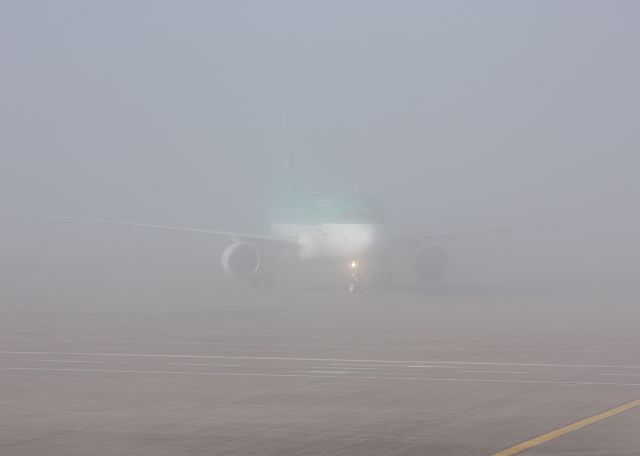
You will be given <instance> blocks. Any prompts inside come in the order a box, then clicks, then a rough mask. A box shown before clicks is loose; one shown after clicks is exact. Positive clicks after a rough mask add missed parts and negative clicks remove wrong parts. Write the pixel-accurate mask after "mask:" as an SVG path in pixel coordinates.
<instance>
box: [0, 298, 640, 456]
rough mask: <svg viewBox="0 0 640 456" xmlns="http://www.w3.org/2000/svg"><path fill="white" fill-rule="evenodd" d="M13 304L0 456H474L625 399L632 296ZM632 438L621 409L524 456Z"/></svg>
mask: <svg viewBox="0 0 640 456" xmlns="http://www.w3.org/2000/svg"><path fill="white" fill-rule="evenodd" d="M15 297H16V299H14V300H12V299H9V298H5V299H4V301H3V302H2V304H1V307H0V312H1V314H0V316H1V319H0V330H1V332H0V454H1V455H2V456H17V455H29V456H33V455H85V454H86V455H155V456H158V455H242V456H246V455H492V454H496V453H497V452H499V451H501V450H504V449H506V448H509V447H512V446H514V445H517V444H519V443H522V442H526V441H529V440H530V439H532V438H535V437H537V436H540V435H543V434H545V433H548V432H551V431H554V430H556V429H559V428H562V427H564V426H567V425H570V424H572V423H575V422H577V421H579V420H582V419H585V418H588V417H593V416H596V415H598V414H601V413H602V412H604V411H607V410H609V409H612V408H614V407H617V406H619V405H622V404H626V403H629V402H631V401H634V400H637V399H639V398H640V334H639V333H638V332H637V321H638V320H637V315H638V313H637V311H636V307H637V306H636V302H635V301H633V300H631V299H617V300H613V299H610V298H607V299H605V298H600V299H598V298H595V297H591V298H570V297H566V296H565V297H560V296H556V297H551V296H546V295H525V294H522V293H499V292H496V293H490V292H486V291H483V292H471V291H461V290H458V291H451V290H449V291H446V292H445V291H441V292H431V293H419V292H408V291H405V292H396V293H393V292H378V293H370V294H367V295H363V296H352V295H348V294H347V293H346V292H343V291H342V290H330V291H326V290H325V291H320V290H293V289H289V290H287V289H284V290H282V289H281V290H271V291H262V290H251V289H243V288H240V287H226V288H220V289H214V290H210V292H209V293H207V294H206V295H203V294H202V293H195V292H194V293H189V292H170V291H166V287H165V291H163V292H162V293H161V292H153V291H149V292H141V291H139V290H138V291H137V292H135V293H132V292H127V291H125V290H121V291H112V292H111V293H110V294H105V293H98V292H96V293H95V294H92V293H84V294H79V295H76V296H74V297H69V298H68V299H66V300H61V299H59V297H58V298H57V299H56V300H55V302H53V301H52V299H50V296H49V295H47V294H45V295H41V296H38V297H37V298H34V299H32V300H29V301H27V300H25V299H23V298H20V299H19V296H18V295H17V294H16V296H15ZM638 430H640V408H631V409H630V410H626V411H624V412H622V413H618V414H614V415H612V416H605V417H603V418H601V419H600V418H597V419H595V420H594V421H593V422H592V423H589V424H588V426H585V427H582V428H579V429H573V430H571V431H570V432H567V433H565V434H564V435H560V436H557V437H554V438H551V439H549V440H548V441H545V442H544V443H541V444H539V445H536V446H534V447H532V448H530V449H528V450H526V451H524V454H526V455H532V456H533V455H536V456H540V455H607V456H614V455H640V432H638ZM514 451H515V450H514ZM503 454H520V453H518V452H514V453H503Z"/></svg>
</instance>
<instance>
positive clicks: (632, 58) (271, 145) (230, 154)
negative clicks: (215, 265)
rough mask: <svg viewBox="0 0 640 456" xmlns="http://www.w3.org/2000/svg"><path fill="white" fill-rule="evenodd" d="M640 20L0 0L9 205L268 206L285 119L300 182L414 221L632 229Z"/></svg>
mask: <svg viewBox="0 0 640 456" xmlns="http://www.w3.org/2000/svg"><path fill="white" fill-rule="evenodd" d="M639 23H640V4H639V3H638V2H633V1H584V0H579V1H551V0H549V1H541V0H536V1H518V2H515V1H482V2H478V1H467V2H456V1H441V2H426V1H415V2H410V1H400V2H391V1H386V2H376V1H369V0H367V1H316V2H311V1H308V2H303V1H289V2H283V1H268V2H263V1H200V2H198V1H164V2H163V1H103V2H95V1H94V2H92V1H55V2H50V1H22V0H20V1H17V0H16V1H10V0H5V1H3V2H1V3H0V59H1V65H2V66H1V68H2V71H0V99H1V100H2V101H1V103H0V125H2V126H1V127H0V128H1V129H0V131H1V133H2V134H1V135H0V209H1V212H2V216H1V220H2V221H3V224H4V225H5V226H6V227H7V232H8V231H9V228H8V227H14V228H15V227H16V226H19V225H20V224H17V225H16V222H15V220H18V219H20V220H26V218H27V217H31V216H34V215H39V214H42V213H64V214H77V215H90V216H104V217H112V218H126V219H132V218H134V219H138V220H142V221H147V220H152V221H164V220H166V221H170V222H174V223H175V222H177V221H178V219H182V220H184V221H185V223H186V222H189V221H194V220H196V219H197V217H196V214H200V213H202V212H207V211H209V209H208V208H207V204H208V203H210V202H230V203H236V204H247V205H249V206H255V205H256V204H264V203H267V202H268V199H269V196H268V195H269V192H270V190H271V189H272V188H273V186H274V181H275V176H274V173H275V172H276V171H277V169H278V166H277V154H278V151H279V148H280V141H281V130H282V126H283V124H286V125H287V130H288V136H289V142H290V144H291V149H292V150H293V151H294V153H295V155H296V162H297V169H298V175H299V176H300V177H301V180H304V181H305V182H307V183H308V184H309V185H313V186H315V187H317V188H322V189H327V190H333V189H338V190H340V189H350V188H352V187H353V186H355V185H358V186H359V188H360V189H361V190H363V191H368V192H370V193H373V194H375V195H377V196H378V197H380V198H381V199H382V201H383V202H384V203H386V204H387V206H389V207H390V210H391V211H392V213H394V214H395V213H399V214H404V215H405V216H406V217H408V218H409V219H411V220H416V221H419V222H421V223H425V224H426V226H425V230H426V231H428V230H429V228H430V227H434V229H436V231H441V230H442V229H443V228H446V227H448V226H450V227H451V228H452V229H459V228H472V227H473V226H474V225H475V226H482V227H484V226H487V225H496V224H497V225H501V224H505V223H509V222H510V221H512V220H513V222H514V223H524V222H531V221H536V220H545V221H546V220H555V219H559V218H562V217H565V216H567V215H569V214H570V215H573V216H574V217H576V218H578V219H581V220H583V221H585V226H586V225H589V226H595V225H594V224H597V225H598V227H599V228H598V229H599V230H601V231H602V230H604V231H606V232H607V233H610V234H611V233H615V234H614V235H615V236H622V234H621V233H625V234H624V235H625V236H628V239H630V240H632V241H633V239H635V236H636V235H637V229H638V227H639V226H640V224H639V223H638V216H637V215H636V212H637V205H638V204H637V203H638V199H639V198H638V196H640V183H639V181H640V180H639V179H638V171H639V169H640V158H639V157H638V151H639V150H640V147H639V146H640V140H639V138H638V119H639V118H640V90H638V85H637V84H638V81H640V63H639V55H640V52H639V43H640V28H639V27H638V24H639ZM603 221H604V223H603ZM21 223H22V222H21ZM24 223H27V222H24ZM607 226H608V228H606V227H607ZM603 227H605V228H603ZM585 230H586V228H585ZM605 237H606V236H604V237H603V238H605ZM17 239H20V236H19V235H16V236H13V237H12V238H11V239H8V238H7V237H6V236H1V235H0V245H3V244H4V248H5V249H8V248H9V244H11V245H14V244H15V242H16V240H17ZM23 240H24V239H23ZM635 246H637V240H636V244H635Z"/></svg>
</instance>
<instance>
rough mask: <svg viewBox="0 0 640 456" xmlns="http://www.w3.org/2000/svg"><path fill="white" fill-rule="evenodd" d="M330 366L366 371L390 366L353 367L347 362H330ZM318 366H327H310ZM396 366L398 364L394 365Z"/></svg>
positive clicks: (314, 367) (312, 367) (313, 367)
mask: <svg viewBox="0 0 640 456" xmlns="http://www.w3.org/2000/svg"><path fill="white" fill-rule="evenodd" d="M329 366H330V367H340V368H342V369H347V370H365V371H379V370H383V369H385V368H387V367H390V366H379V367H351V366H350V365H347V364H329ZM318 367H325V366H310V368H311V369H316V368H318ZM394 367H396V366H394Z"/></svg>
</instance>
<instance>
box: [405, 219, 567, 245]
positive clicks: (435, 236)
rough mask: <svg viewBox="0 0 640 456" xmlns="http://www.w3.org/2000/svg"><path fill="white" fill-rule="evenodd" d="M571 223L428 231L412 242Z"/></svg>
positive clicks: (544, 227) (414, 238)
mask: <svg viewBox="0 0 640 456" xmlns="http://www.w3.org/2000/svg"><path fill="white" fill-rule="evenodd" d="M571 223H573V219H569V220H567V221H566V222H561V223H547V224H538V225H514V226H503V227H496V228H485V229H477V230H460V231H449V232H443V233H430V234H424V235H419V236H413V237H412V241H413V242H416V241H418V242H420V241H428V240H430V239H454V238H459V237H465V236H474V235H482V234H500V235H503V234H507V233H512V232H514V231H528V230H532V229H546V228H554V227H561V226H566V225H568V224H571Z"/></svg>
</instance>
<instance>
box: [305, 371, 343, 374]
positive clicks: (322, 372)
mask: <svg viewBox="0 0 640 456" xmlns="http://www.w3.org/2000/svg"><path fill="white" fill-rule="evenodd" d="M297 372H308V373H311V374H349V373H353V372H344V371H324V370H304V371H297Z"/></svg>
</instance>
